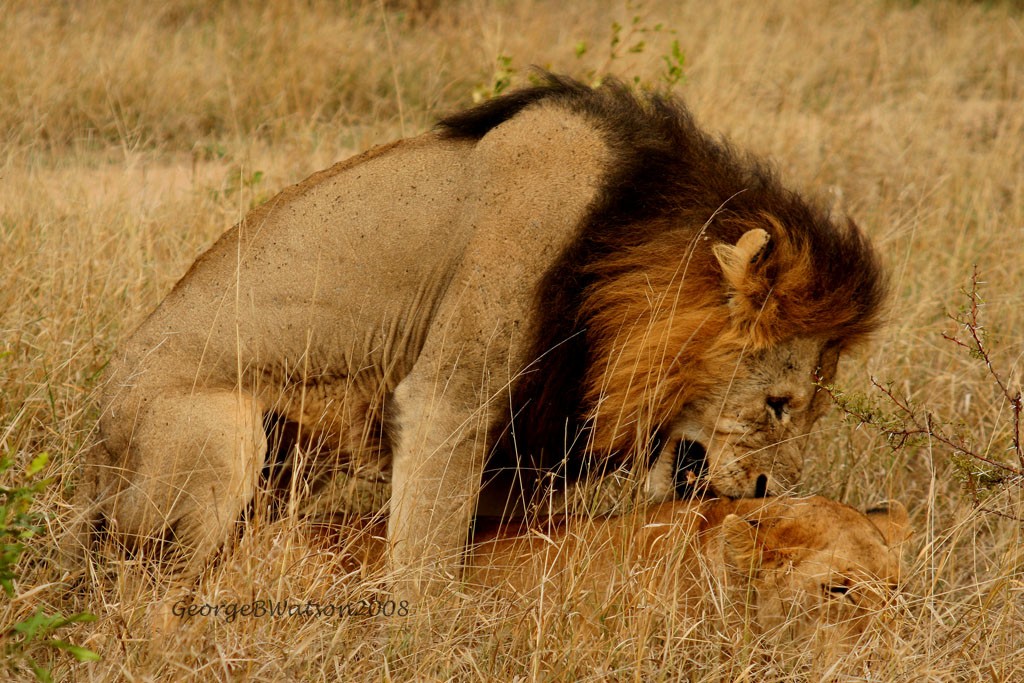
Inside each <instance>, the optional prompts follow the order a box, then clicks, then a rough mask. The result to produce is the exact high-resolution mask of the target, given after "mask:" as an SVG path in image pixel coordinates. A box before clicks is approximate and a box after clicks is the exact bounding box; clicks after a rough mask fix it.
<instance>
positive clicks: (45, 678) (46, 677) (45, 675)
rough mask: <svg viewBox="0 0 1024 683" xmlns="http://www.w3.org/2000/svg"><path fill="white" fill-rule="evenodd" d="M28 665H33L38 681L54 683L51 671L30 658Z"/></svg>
mask: <svg viewBox="0 0 1024 683" xmlns="http://www.w3.org/2000/svg"><path fill="white" fill-rule="evenodd" d="M28 665H29V666H30V667H32V673H34V674H35V675H36V680H37V681H42V683H53V679H52V678H51V677H50V672H49V671H47V670H46V669H44V668H43V667H41V666H39V665H38V664H36V663H35V662H33V661H32V660H31V659H30V660H29V662H28Z"/></svg>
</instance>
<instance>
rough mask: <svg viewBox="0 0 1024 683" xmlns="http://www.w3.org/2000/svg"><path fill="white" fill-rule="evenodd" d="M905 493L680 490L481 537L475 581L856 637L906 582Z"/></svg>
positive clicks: (558, 597) (596, 607)
mask: <svg viewBox="0 0 1024 683" xmlns="http://www.w3.org/2000/svg"><path fill="white" fill-rule="evenodd" d="M907 521H908V520H907V513H906V510H905V509H904V507H903V506H902V505H901V504H899V503H898V502H894V501H890V502H889V503H888V504H887V505H886V506H884V507H878V508H875V509H872V510H869V511H868V512H867V513H862V512H858V511H857V510H855V509H853V508H851V507H849V506H848V505H843V504H842V503H837V502H835V501H832V500H828V499H826V498H822V497H820V496H812V497H808V498H788V497H774V498H763V499H751V498H747V499H738V500H729V499H708V500H703V501H696V500H676V501H671V502H668V503H662V504H660V505H656V506H653V507H650V508H648V509H646V510H643V511H641V512H639V513H638V514H631V515H625V516H622V517H610V518H601V519H567V520H563V521H561V522H557V523H555V524H553V525H550V526H549V528H542V529H533V530H531V531H529V532H528V533H522V532H519V533H516V532H511V533H510V531H509V529H507V528H501V529H498V530H496V531H493V532H491V533H490V534H489V535H488V536H487V538H486V539H481V538H480V537H478V538H477V539H476V540H477V544H476V545H475V547H474V549H473V552H472V554H471V556H470V557H471V561H470V562H469V564H468V568H467V572H466V573H467V581H468V582H470V583H472V584H476V585H478V586H479V587H482V588H485V589H496V590H497V591H498V592H499V594H500V595H501V596H502V597H503V598H506V599H507V598H509V597H512V598H515V597H525V598H526V599H528V600H533V601H537V600H541V601H544V602H546V603H547V604H549V605H558V606H560V607H561V609H563V610H568V611H573V612H575V611H579V612H580V613H581V615H582V617H583V618H584V619H585V620H587V619H594V620H595V621H596V620H597V618H598V617H599V616H600V618H601V619H607V618H609V617H613V616H614V615H615V613H616V612H617V611H618V607H624V608H628V606H629V605H637V604H645V603H649V604H650V605H654V606H659V605H664V604H665V603H666V601H677V602H678V604H679V606H680V607H681V608H683V609H684V610H685V611H687V612H689V613H690V614H691V615H696V614H698V613H700V611H701V610H704V611H705V612H706V611H707V610H715V609H716V608H721V607H724V608H725V610H724V615H725V616H727V617H734V618H735V617H742V618H749V619H750V622H751V623H752V625H753V626H754V627H755V629H756V630H757V631H760V632H761V633H763V634H765V635H767V636H769V637H773V638H775V639H777V642H787V643H796V642H805V641H807V640H810V639H811V638H812V637H814V636H817V637H819V638H820V639H822V640H824V641H826V642H827V643H829V644H836V645H839V646H841V647H842V646H849V645H851V644H853V643H854V642H856V640H857V638H858V637H859V636H860V635H861V634H862V633H863V632H864V631H865V629H866V628H867V626H868V625H869V624H870V623H871V620H872V618H873V617H874V616H875V615H876V614H877V613H878V611H879V610H880V609H881V608H882V607H883V606H884V605H885V604H886V602H887V600H889V599H891V598H892V596H893V595H894V592H895V591H896V589H897V588H898V586H899V581H900V572H901V551H900V546H901V544H902V543H903V541H904V540H906V538H907V536H908V533H909V528H908V525H907Z"/></svg>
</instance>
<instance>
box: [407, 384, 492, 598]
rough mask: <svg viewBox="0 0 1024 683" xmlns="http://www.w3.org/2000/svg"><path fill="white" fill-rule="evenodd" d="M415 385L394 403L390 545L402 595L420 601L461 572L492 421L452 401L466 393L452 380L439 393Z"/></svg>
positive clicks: (483, 411) (483, 410) (481, 411)
mask: <svg viewBox="0 0 1024 683" xmlns="http://www.w3.org/2000/svg"><path fill="white" fill-rule="evenodd" d="M409 379H410V380H412V381H408V382H403V385H402V386H400V387H399V390H398V391H397V392H396V395H395V402H396V405H397V409H398V433H397V435H396V436H397V440H396V448H395V454H394V462H393V470H392V494H391V501H390V516H389V519H388V541H389V545H390V548H391V563H392V568H393V569H394V570H395V576H394V580H395V583H396V588H398V589H399V591H400V592H402V593H405V594H408V595H409V596H410V597H417V596H428V595H436V594H437V593H438V592H439V591H440V589H441V588H442V587H443V586H444V585H445V583H447V582H448V581H450V580H451V579H453V578H456V577H457V576H458V574H459V571H460V570H461V565H462V558H463V550H464V546H465V544H466V540H467V536H468V531H469V525H470V520H471V517H472V514H473V510H474V509H475V507H476V499H477V496H478V495H479V489H480V479H481V476H482V470H483V460H484V452H485V450H484V449H485V447H484V440H485V438H486V434H487V427H486V425H487V424H488V422H489V419H488V418H489V416H488V414H487V412H488V410H487V407H486V406H473V405H471V406H469V407H467V406H466V405H465V403H464V402H463V401H457V400H453V399H452V397H451V396H450V394H451V393H455V394H459V393H462V392H459V391H457V390H455V389H454V387H453V384H455V382H453V381H452V380H449V382H447V383H445V385H444V386H442V387H438V386H435V382H434V381H429V382H421V381H418V380H417V379H416V378H414V377H410V378H409ZM466 393H471V394H475V392H466ZM446 394H449V395H448V396H446Z"/></svg>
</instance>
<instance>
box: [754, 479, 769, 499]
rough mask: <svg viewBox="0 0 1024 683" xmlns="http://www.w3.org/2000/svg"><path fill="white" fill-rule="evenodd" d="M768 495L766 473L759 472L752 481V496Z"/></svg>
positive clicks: (761, 496) (762, 496)
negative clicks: (755, 479)
mask: <svg viewBox="0 0 1024 683" xmlns="http://www.w3.org/2000/svg"><path fill="white" fill-rule="evenodd" d="M767 495H768V475H767V474H759V475H758V477H757V481H755V482H754V498H764V497H765V496H767Z"/></svg>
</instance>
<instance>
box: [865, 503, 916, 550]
mask: <svg viewBox="0 0 1024 683" xmlns="http://www.w3.org/2000/svg"><path fill="white" fill-rule="evenodd" d="M864 514H865V515H867V518H868V519H869V520H871V523H872V524H874V525H875V526H876V527H877V528H878V530H879V531H881V532H882V536H883V537H885V544H886V545H888V546H890V547H892V546H894V545H899V544H900V543H902V542H903V541H905V540H907V539H908V538H910V534H911V533H912V531H913V530H912V529H911V528H910V518H909V517H908V516H907V509H906V508H905V507H903V504H902V503H900V502H899V501H896V500H890V501H886V502H885V503H883V504H881V505H877V506H875V507H873V508H871V509H870V510H868V511H867V512H865V513H864Z"/></svg>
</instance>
